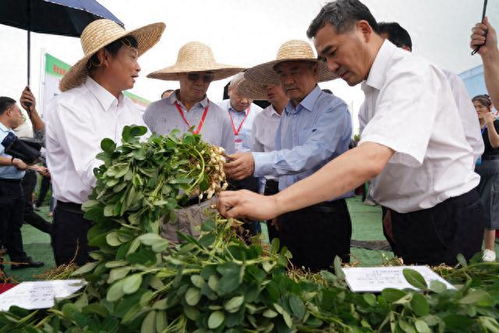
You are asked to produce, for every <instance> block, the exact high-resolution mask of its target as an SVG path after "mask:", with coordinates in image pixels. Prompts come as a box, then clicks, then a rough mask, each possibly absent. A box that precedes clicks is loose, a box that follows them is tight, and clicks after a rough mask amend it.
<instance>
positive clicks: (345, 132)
mask: <svg viewBox="0 0 499 333" xmlns="http://www.w3.org/2000/svg"><path fill="white" fill-rule="evenodd" d="M283 115H284V116H283V117H282V119H281V122H280V126H279V128H278V129H277V133H276V150H275V151H273V152H265V153H257V152H254V153H253V158H254V160H255V173H254V175H255V176H257V177H263V176H269V175H271V176H277V177H279V190H280V191H282V190H284V189H285V188H287V187H289V186H291V185H293V184H294V183H296V182H298V181H300V180H302V179H304V178H306V177H308V176H310V175H311V174H313V173H314V172H316V171H317V170H319V169H320V168H321V167H322V166H324V165H325V164H326V163H328V162H329V161H331V160H332V159H333V158H335V157H337V156H339V155H341V154H343V153H344V152H345V151H347V150H348V144H349V143H350V139H351V136H352V119H351V116H350V113H349V112H348V109H347V106H346V104H345V102H344V101H343V100H342V99H340V98H338V97H336V96H333V95H331V94H327V93H325V92H323V91H322V90H321V89H320V88H319V87H318V86H316V87H315V88H314V89H313V90H312V91H311V92H310V93H309V94H308V95H307V96H306V97H305V98H304V99H303V100H302V101H301V103H300V104H298V105H297V106H296V107H294V106H293V104H291V102H290V103H289V104H288V105H287V106H286V108H285V110H284V112H283ZM351 195H352V193H351V192H347V193H345V194H344V195H342V196H341V197H338V198H331V199H339V198H345V197H348V196H351Z"/></svg>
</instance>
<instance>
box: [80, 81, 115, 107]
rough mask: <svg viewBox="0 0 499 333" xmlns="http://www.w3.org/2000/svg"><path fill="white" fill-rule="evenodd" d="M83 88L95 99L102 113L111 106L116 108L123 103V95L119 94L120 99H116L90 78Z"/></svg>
mask: <svg viewBox="0 0 499 333" xmlns="http://www.w3.org/2000/svg"><path fill="white" fill-rule="evenodd" d="M85 87H87V89H88V90H89V91H90V92H91V93H92V94H93V95H94V96H95V98H97V100H98V101H99V103H100V105H101V106H102V108H103V109H104V111H108V110H109V109H110V108H111V107H112V106H118V104H120V103H122V102H123V94H120V98H119V99H117V98H116V97H114V96H113V94H111V93H110V92H109V91H107V90H106V89H105V88H104V87H103V86H101V85H100V84H98V83H97V82H96V81H95V80H94V79H92V78H91V77H90V76H88V77H87V81H86V82H85Z"/></svg>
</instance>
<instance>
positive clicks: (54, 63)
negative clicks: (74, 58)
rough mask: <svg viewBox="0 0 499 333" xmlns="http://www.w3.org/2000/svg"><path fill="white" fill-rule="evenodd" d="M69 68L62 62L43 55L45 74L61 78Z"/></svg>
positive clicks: (46, 54)
mask: <svg viewBox="0 0 499 333" xmlns="http://www.w3.org/2000/svg"><path fill="white" fill-rule="evenodd" d="M70 68H71V66H70V65H68V64H66V63H65V62H64V61H61V60H59V59H57V58H56V57H54V56H51V55H50V54H48V53H45V73H47V74H50V75H55V76H60V77H62V76H63V75H64V74H66V72H67V71H68V70H69V69H70Z"/></svg>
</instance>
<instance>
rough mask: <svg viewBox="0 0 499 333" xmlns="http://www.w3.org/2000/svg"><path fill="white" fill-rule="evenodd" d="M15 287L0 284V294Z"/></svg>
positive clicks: (13, 285) (12, 284)
mask: <svg viewBox="0 0 499 333" xmlns="http://www.w3.org/2000/svg"><path fill="white" fill-rule="evenodd" d="M15 286H16V284H15V283H2V284H0V294H1V293H4V292H6V291H7V290H9V289H10V288H12V287H15Z"/></svg>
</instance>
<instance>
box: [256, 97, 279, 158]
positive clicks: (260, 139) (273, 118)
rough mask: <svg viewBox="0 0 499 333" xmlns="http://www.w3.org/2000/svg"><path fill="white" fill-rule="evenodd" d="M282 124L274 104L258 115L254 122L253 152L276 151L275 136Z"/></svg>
mask: <svg viewBox="0 0 499 333" xmlns="http://www.w3.org/2000/svg"><path fill="white" fill-rule="evenodd" d="M280 122H281V115H280V114H279V113H277V111H276V110H275V109H274V107H273V106H272V104H270V105H269V106H267V107H266V108H265V109H263V110H262V112H260V113H259V114H257V115H256V117H255V120H254V121H253V128H252V134H253V148H252V149H251V151H257V152H268V151H274V150H275V144H276V142H275V135H276V132H277V128H278V127H279V123H280Z"/></svg>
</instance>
